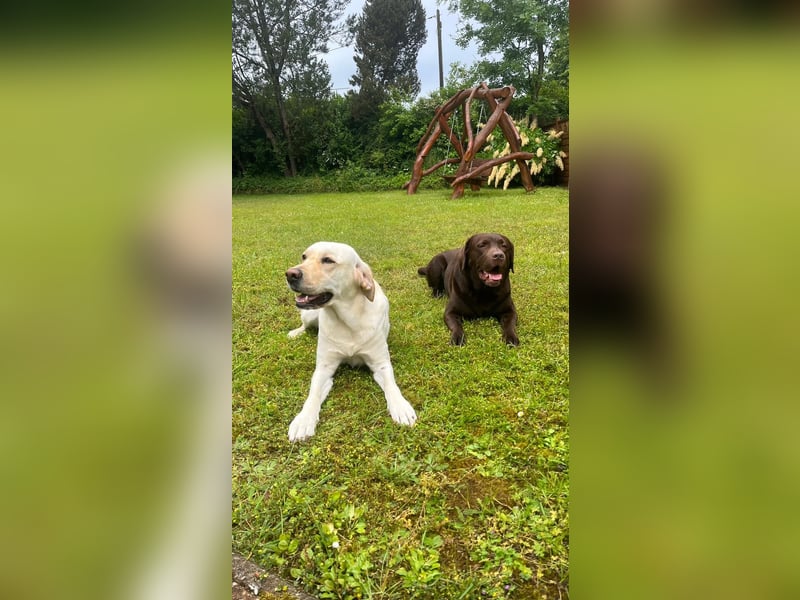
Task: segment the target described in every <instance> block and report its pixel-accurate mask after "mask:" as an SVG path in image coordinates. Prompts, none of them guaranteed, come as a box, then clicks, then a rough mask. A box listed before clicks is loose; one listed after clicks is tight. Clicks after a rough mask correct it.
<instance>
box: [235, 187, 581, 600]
mask: <svg viewBox="0 0 800 600" xmlns="http://www.w3.org/2000/svg"><path fill="white" fill-rule="evenodd" d="M449 196H450V192H449V190H441V191H422V192H419V193H417V194H416V195H414V196H407V195H405V193H404V192H401V191H397V192H383V193H359V194H319V195H306V196H261V197H254V196H240V197H235V198H234V206H233V210H234V212H233V218H234V220H233V236H234V244H233V351H234V356H233V547H234V550H236V551H238V552H240V553H241V554H243V555H244V556H246V557H248V558H250V559H252V560H254V561H256V562H258V563H259V564H261V565H263V566H265V567H268V568H270V569H272V570H274V571H276V572H279V573H281V574H283V575H284V576H286V577H288V578H291V579H296V580H297V581H298V583H299V584H300V585H301V586H303V587H305V588H306V589H307V590H308V591H309V592H311V593H312V594H315V595H316V596H318V597H320V598H381V599H390V598H396V599H401V598H402V599H406V598H442V599H447V600H450V599H456V598H506V597H507V598H540V597H543V598H558V597H559V596H560V595H561V596H564V595H565V594H566V592H567V555H568V528H569V522H568V514H567V503H568V495H569V494H568V492H569V482H568V471H567V462H568V447H569V444H568V428H567V417H568V376H569V345H568V343H569V342H568V321H569V313H568V280H567V278H568V271H569V263H568V227H567V223H568V218H567V213H568V195H567V191H566V190H565V189H562V188H539V189H537V190H536V192H535V193H534V194H525V193H524V192H523V191H521V190H520V191H517V190H509V191H502V190H494V189H484V190H481V191H480V192H478V193H475V192H472V193H470V192H469V191H468V192H467V193H466V195H465V197H464V198H462V199H461V200H457V201H452V200H450V199H449ZM480 231H496V232H499V233H503V234H505V235H507V236H508V237H509V238H511V240H512V241H513V242H514V244H515V247H516V253H515V273H514V274H512V276H511V283H512V290H513V294H514V300H515V303H516V305H517V310H518V312H519V325H518V333H519V337H520V346H519V347H518V348H510V347H506V346H505V345H504V344H503V343H502V341H501V338H500V328H499V325H498V324H497V322H496V321H494V320H481V321H471V322H466V323H465V332H466V345H465V346H464V347H461V348H458V347H451V346H450V345H449V343H448V341H449V332H448V330H447V328H446V327H445V325H444V322H443V320H442V318H443V314H444V306H445V300H444V299H434V298H432V297H431V296H430V293H429V290H428V288H427V285H426V284H425V280H424V278H422V277H419V276H418V275H417V272H416V271H417V267H419V266H421V265H424V264H426V263H427V261H428V260H429V259H430V258H431V257H432V256H433V255H434V254H436V253H437V252H440V251H442V250H446V249H449V248H455V247H457V246H460V245H462V244H463V243H464V241H465V240H466V238H467V237H468V236H469V235H471V234H473V233H477V232H480ZM319 240H327V241H338V242H344V243H347V244H350V245H351V246H353V247H354V248H355V249H356V250H357V251H358V253H359V254H360V255H361V257H362V259H364V260H365V261H366V262H367V263H369V265H370V266H371V267H372V271H373V273H374V274H375V278H376V280H377V281H378V282H379V283H380V284H381V286H382V288H383V290H384V292H385V293H386V295H387V296H388V298H389V302H390V304H391V313H390V314H391V323H392V330H391V333H390V335H389V349H390V352H391V355H392V362H393V365H394V371H395V376H396V379H397V383H398V385H399V386H400V389H401V390H402V391H403V394H404V395H405V397H406V399H408V401H409V402H411V404H412V405H413V406H414V408H415V410H416V411H417V415H418V421H417V424H416V425H415V426H414V427H413V428H406V427H402V426H399V425H396V424H395V423H394V422H393V421H392V420H391V418H390V417H389V415H388V412H387V410H386V402H385V400H384V397H383V394H382V392H381V390H380V388H379V387H378V385H377V384H376V383H375V381H373V379H372V377H371V376H370V374H369V372H368V371H366V370H361V369H351V368H349V367H341V368H340V369H339V371H338V373H337V375H336V378H335V380H334V385H333V389H332V391H331V393H330V395H329V396H328V399H327V400H326V401H325V403H324V404H323V406H322V411H321V413H320V422H319V424H318V426H317V433H316V435H315V436H314V437H313V438H311V439H310V440H307V441H305V442H301V443H296V444H291V443H290V442H289V441H288V438H287V431H288V427H289V423H290V422H291V420H292V418H293V417H294V415H295V414H296V413H297V412H298V411H299V410H300V407H301V406H302V404H303V401H304V400H305V398H306V395H307V393H308V386H309V383H310V380H311V374H312V372H313V370H314V355H315V348H316V336H315V335H309V334H304V335H303V336H301V337H299V338H297V339H295V340H290V339H289V338H288V337H287V335H286V334H287V332H288V331H289V330H290V329H293V328H294V327H297V326H298V325H299V323H300V320H299V316H298V311H297V309H296V308H295V307H294V297H293V294H292V292H291V291H290V290H289V289H288V287H287V285H286V281H285V279H284V271H285V270H286V269H287V268H288V267H290V266H293V265H295V264H297V263H299V262H300V255H301V253H302V252H303V250H304V249H305V248H306V247H307V246H309V245H310V244H311V243H313V242H315V241H319Z"/></svg>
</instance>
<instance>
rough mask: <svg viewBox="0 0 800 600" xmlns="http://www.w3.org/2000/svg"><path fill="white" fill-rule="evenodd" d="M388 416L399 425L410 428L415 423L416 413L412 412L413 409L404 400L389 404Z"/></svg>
mask: <svg viewBox="0 0 800 600" xmlns="http://www.w3.org/2000/svg"><path fill="white" fill-rule="evenodd" d="M389 414H390V415H391V416H392V420H394V422H395V423H399V424H400V425H408V426H409V427H411V426H412V425H413V424H414V423H416V422H417V413H415V412H414V407H412V406H411V404H409V403H408V400H406V399H405V398H401V399H400V400H394V401H393V402H391V403H390V404H389Z"/></svg>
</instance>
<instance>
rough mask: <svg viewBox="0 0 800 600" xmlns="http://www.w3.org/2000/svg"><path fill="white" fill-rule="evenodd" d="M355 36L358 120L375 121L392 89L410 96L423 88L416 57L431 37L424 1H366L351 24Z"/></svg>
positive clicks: (353, 78) (356, 107)
mask: <svg viewBox="0 0 800 600" xmlns="http://www.w3.org/2000/svg"><path fill="white" fill-rule="evenodd" d="M351 27H352V32H353V34H354V35H355V57H354V60H355V63H356V74H355V75H353V77H351V78H350V83H351V84H352V85H355V86H358V88H359V90H358V93H357V94H356V96H357V98H356V99H355V101H354V103H353V117H354V118H355V119H356V121H364V120H366V121H372V120H373V119H372V117H374V116H375V115H376V114H377V109H378V106H379V105H380V103H381V102H382V101H384V100H386V99H387V98H388V97H389V95H390V94H391V93H392V92H400V93H401V94H402V95H407V96H409V97H413V96H416V95H417V94H418V93H419V90H420V81H419V75H418V74H417V56H418V55H419V50H420V48H422V45H423V44H424V43H425V40H426V39H427V37H428V34H427V31H426V29H425V10H424V9H423V8H422V2H421V0H367V2H366V3H365V4H364V9H363V11H362V13H361V16H359V17H358V18H357V19H355V20H354V21H352V23H351Z"/></svg>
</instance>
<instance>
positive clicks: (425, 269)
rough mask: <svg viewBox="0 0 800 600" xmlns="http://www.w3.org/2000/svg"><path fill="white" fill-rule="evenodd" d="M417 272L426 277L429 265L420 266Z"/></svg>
mask: <svg viewBox="0 0 800 600" xmlns="http://www.w3.org/2000/svg"><path fill="white" fill-rule="evenodd" d="M417 273H419V274H420V275H422V276H423V277H425V275H427V274H428V267H420V268H419V269H417Z"/></svg>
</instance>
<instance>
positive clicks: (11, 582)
mask: <svg viewBox="0 0 800 600" xmlns="http://www.w3.org/2000/svg"><path fill="white" fill-rule="evenodd" d="M190 8H191V10H190V12H188V13H187V12H184V11H185V10H187V9H190ZM24 9H25V7H17V8H13V7H11V8H10V9H9V10H10V11H11V13H7V14H6V16H7V18H4V19H3V22H2V25H1V26H0V27H2V33H3V36H2V37H3V41H2V44H0V46H1V47H2V54H1V55H0V115H2V116H1V117H0V118H1V119H2V122H3V124H2V130H3V143H2V149H0V211H2V212H1V213H0V245H1V246H2V249H3V252H2V257H3V258H2V261H3V264H2V273H3V275H2V277H3V283H2V286H1V287H0V289H1V290H2V291H0V340H2V341H0V353H2V357H1V358H2V360H0V364H2V367H0V369H2V372H0V397H1V398H2V399H3V400H2V415H0V446H1V447H2V452H0V479H1V480H2V482H3V486H4V490H5V491H4V492H3V494H2V496H1V497H0V540H2V541H1V542H0V595H2V596H3V597H8V598H18V599H25V598H45V597H50V598H53V597H58V598H123V597H127V598H203V597H209V598H211V597H215V598H216V597H219V596H220V595H223V596H224V595H225V594H227V593H228V589H229V586H230V580H229V566H230V563H229V554H228V544H229V540H230V535H229V525H228V523H229V518H230V504H229V498H230V476H229V469H230V460H229V458H230V170H229V164H230V163H229V157H230V87H229V86H230V83H229V82H230V54H229V51H230V8H229V5H224V4H218V5H217V6H216V7H214V6H211V5H208V4H201V5H197V6H194V7H193V8H192V7H190V6H188V5H186V4H182V5H180V6H174V7H173V6H172V5H159V6H158V7H156V6H152V7H150V6H148V5H141V6H140V7H139V10H137V7H136V6H133V5H130V6H128V5H120V6H119V7H114V8H108V7H100V6H97V5H91V6H87V5H82V4H78V5H74V6H70V7H69V9H68V11H67V10H65V7H62V8H61V9H59V8H58V6H56V5H53V6H51V7H48V6H47V5H46V4H45V5H37V6H36V11H37V12H36V18H35V19H29V18H26V15H25V12H26V10H24ZM51 9H52V10H51ZM66 12H69V13H70V14H69V15H68V17H67V16H65V13H66ZM9 14H10V15H11V16H8V15H9ZM182 14H183V16H182V17H181V15H182ZM62 17H64V18H62Z"/></svg>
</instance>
